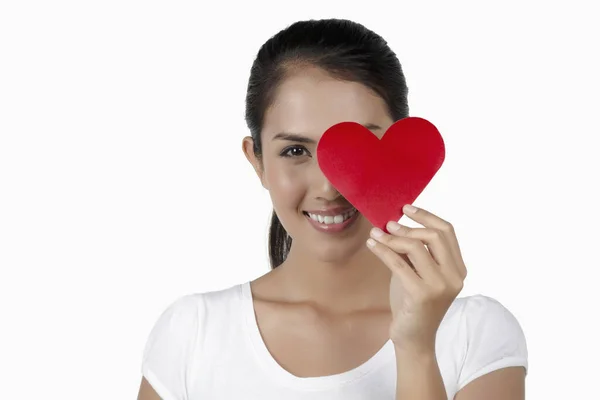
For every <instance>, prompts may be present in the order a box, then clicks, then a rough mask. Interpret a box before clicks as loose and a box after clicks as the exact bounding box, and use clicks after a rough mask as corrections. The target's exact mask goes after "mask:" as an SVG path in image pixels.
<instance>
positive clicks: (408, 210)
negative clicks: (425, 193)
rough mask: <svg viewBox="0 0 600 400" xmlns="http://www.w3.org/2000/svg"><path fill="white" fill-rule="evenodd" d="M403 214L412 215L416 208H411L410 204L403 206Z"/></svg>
mask: <svg viewBox="0 0 600 400" xmlns="http://www.w3.org/2000/svg"><path fill="white" fill-rule="evenodd" d="M404 212H405V213H408V214H414V213H416V212H417V208H416V207H414V206H412V205H411V204H407V205H405V206H404Z"/></svg>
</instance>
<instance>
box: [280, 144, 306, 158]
mask: <svg viewBox="0 0 600 400" xmlns="http://www.w3.org/2000/svg"><path fill="white" fill-rule="evenodd" d="M307 153H308V151H307V150H306V149H305V148H304V147H302V146H290V147H288V148H286V149H285V150H283V152H282V153H281V156H282V157H300V156H303V155H306V154H307Z"/></svg>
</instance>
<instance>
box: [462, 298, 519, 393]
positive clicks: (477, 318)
mask: <svg viewBox="0 0 600 400" xmlns="http://www.w3.org/2000/svg"><path fill="white" fill-rule="evenodd" d="M464 321H465V323H466V333H467V343H466V352H465V357H464V361H463V365H462V368H461V370H460V374H459V377H458V387H457V391H458V390H460V389H462V388H463V387H464V386H466V385H467V384H468V383H470V382H471V381H473V380H475V379H477V378H479V377H480V376H482V375H485V374H487V373H489V372H492V371H495V370H497V369H501V368H506V367H515V366H522V367H524V368H525V373H526V374H527V369H528V354H527V343H526V340H525V334H524V333H523V330H522V328H521V326H520V324H519V321H518V320H517V319H516V317H515V316H514V315H513V314H512V313H511V312H510V311H509V310H508V309H507V308H506V307H504V306H503V305H502V304H501V303H500V302H498V301H497V300H495V299H493V298H491V297H487V296H483V295H474V296H470V297H469V298H468V299H467V301H466V304H465V309H464Z"/></svg>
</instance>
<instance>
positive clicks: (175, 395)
mask: <svg viewBox="0 0 600 400" xmlns="http://www.w3.org/2000/svg"><path fill="white" fill-rule="evenodd" d="M407 91H408V89H407V86H406V82H405V78H404V75H403V73H402V69H401V66H400V63H399V61H398V59H397V58H396V55H395V54H394V53H393V52H392V50H390V49H389V48H388V46H387V44H386V42H385V41H384V40H383V39H382V38H381V37H380V36H378V35H377V34H375V33H373V32H372V31H370V30H368V29H366V28H365V27H363V26H362V25H360V24H357V23H353V22H351V21H347V20H319V21H315V20H312V21H303V22H297V23H295V24H293V25H291V26H289V27H288V28H287V29H285V30H283V31H281V32H279V33H278V34H277V35H275V36H274V37H273V38H271V39H270V40H268V41H267V42H266V43H265V44H264V45H263V46H262V48H261V49H260V51H259V52H258V56H257V58H256V60H255V62H254V65H253V66H252V71H251V76H250V81H249V85H248V93H247V98H246V120H247V123H248V127H249V130H250V132H251V136H250V137H246V138H244V140H243V151H244V153H245V155H246V157H247V158H248V160H249V162H250V163H251V165H252V167H253V168H254V170H255V171H256V174H257V175H258V181H259V182H260V183H261V184H262V186H263V187H264V188H265V189H266V190H268V191H269V193H270V195H271V199H272V202H273V216H272V222H271V228H270V238H269V252H270V258H271V267H272V270H271V271H269V272H268V273H266V274H265V275H263V276H261V277H260V278H258V279H256V280H254V281H251V282H245V283H242V284H240V285H235V286H233V287H230V288H227V289H223V290H219V291H214V292H208V293H196V294H189V295H185V296H183V297H181V298H180V299H178V300H177V301H175V302H174V303H173V304H172V305H171V306H170V307H169V308H168V309H167V310H165V311H164V312H163V314H162V315H161V316H160V318H159V319H158V321H157V322H156V325H155V326H154V328H153V330H152V332H151V333H150V337H149V339H148V342H147V344H146V347H145V350H144V356H143V365H142V372H143V378H142V383H141V387H140V392H139V397H138V399H143V400H149V399H158V398H162V399H164V400H184V399H186V400H205V399H261V400H266V399H274V400H275V399H276V400H282V399H285V400H294V399H311V400H321V399H323V400H333V399H344V400H351V399H419V400H430V399H431V400H433V399H435V400H442V399H457V400H479V399H482V398H485V399H487V400H494V399H497V400H499V399H503V400H505V399H511V400H518V399H524V392H525V390H524V386H525V374H526V369H527V347H526V342H525V337H524V334H523V331H522V330H521V327H520V325H519V323H518V321H517V320H516V319H515V317H514V316H513V315H512V314H511V313H510V312H509V311H508V310H507V309H506V308H505V307H503V306H502V305H501V304H500V303H499V302H498V301H496V300H494V299H493V298H490V297H486V296H482V295H475V296H469V297H464V298H458V297H457V296H458V294H459V293H460V291H461V289H462V287H463V281H464V279H465V277H466V273H467V272H466V267H465V265H464V263H463V260H462V258H461V252H460V249H459V244H458V240H457V237H456V234H455V231H454V230H453V227H452V225H451V224H450V223H449V222H447V221H445V220H444V219H442V218H440V217H439V216H437V215H435V214H433V213H431V212H429V211H427V210H423V209H416V211H415V210H412V209H411V207H410V205H407V206H405V208H404V212H405V215H406V216H407V217H408V218H411V219H412V220H414V221H416V222H417V223H419V224H420V225H422V226H423V227H422V228H420V227H419V228H408V227H405V226H400V225H399V224H397V223H395V222H394V221H391V222H390V223H389V225H388V230H389V231H390V234H386V233H383V232H381V231H380V230H378V229H374V228H373V226H372V225H371V224H370V223H369V222H368V221H367V220H366V219H365V218H364V217H363V216H362V215H361V214H360V213H359V212H357V210H356V209H355V208H353V207H352V205H351V204H350V203H349V202H348V201H347V200H345V199H344V198H343V196H341V195H340V193H338V192H337V191H336V189H335V188H334V187H333V186H332V185H331V184H330V183H329V182H328V181H327V179H325V177H324V176H323V174H322V172H321V171H320V169H319V167H318V164H317V160H316V157H315V150H316V145H317V143H318V141H319V138H320V136H321V135H322V133H323V132H324V131H325V130H326V129H327V128H329V127H330V126H332V125H334V124H336V123H338V122H341V121H355V122H358V123H361V124H363V125H364V126H366V127H367V128H368V129H370V130H371V131H372V132H373V133H374V134H375V135H377V136H378V137H382V136H383V134H384V133H385V131H386V129H387V128H388V127H390V126H391V125H392V124H393V123H394V122H395V121H397V120H400V119H402V118H405V117H407V116H408V115H409V113H408V104H407ZM411 210H412V211H411ZM158 396H160V397H158Z"/></svg>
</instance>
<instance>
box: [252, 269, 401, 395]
mask: <svg viewBox="0 0 600 400" xmlns="http://www.w3.org/2000/svg"><path fill="white" fill-rule="evenodd" d="M240 295H241V298H242V304H243V313H244V315H245V322H246V323H245V324H244V326H245V329H246V333H247V335H246V337H247V338H248V339H249V341H250V343H251V345H252V348H253V349H254V354H255V355H256V358H257V360H258V361H259V363H260V365H261V367H262V368H263V369H264V370H265V372H266V374H267V375H269V377H270V378H272V379H274V380H276V381H277V382H279V383H281V384H283V385H285V386H286V387H290V388H294V389H302V390H319V389H321V390H322V389H328V388H334V387H340V386H343V385H347V384H350V383H352V382H354V381H357V380H359V379H360V378H361V377H363V376H365V375H367V374H369V373H370V372H372V371H374V370H376V369H378V368H379V367H380V366H382V365H383V364H385V363H386V361H388V360H389V359H390V358H391V357H395V352H394V348H393V343H392V341H391V339H388V341H387V342H385V344H384V345H383V346H382V347H381V348H380V349H379V350H378V351H377V353H375V354H374V355H373V356H372V357H371V358H370V359H368V360H367V361H365V362H364V363H363V364H361V365H359V366H358V367H356V368H354V369H351V370H349V371H346V372H342V373H339V374H335V375H327V376H318V377H298V376H295V375H293V374H291V373H290V372H288V371H287V370H286V369H284V368H283V367H282V366H281V365H279V363H278V362H277V361H276V360H275V359H274V358H273V356H272V355H271V353H270V352H269V350H268V349H267V346H266V344H265V342H264V341H263V338H262V336H261V334H260V330H259V329H258V323H257V321H256V314H255V311H254V303H253V299H252V290H251V287H250V281H248V282H245V283H243V284H241V285H240Z"/></svg>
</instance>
